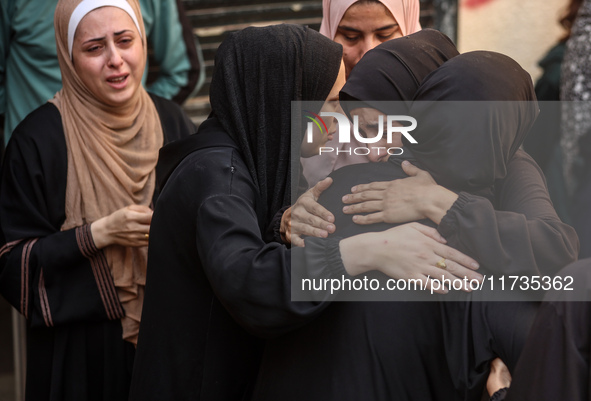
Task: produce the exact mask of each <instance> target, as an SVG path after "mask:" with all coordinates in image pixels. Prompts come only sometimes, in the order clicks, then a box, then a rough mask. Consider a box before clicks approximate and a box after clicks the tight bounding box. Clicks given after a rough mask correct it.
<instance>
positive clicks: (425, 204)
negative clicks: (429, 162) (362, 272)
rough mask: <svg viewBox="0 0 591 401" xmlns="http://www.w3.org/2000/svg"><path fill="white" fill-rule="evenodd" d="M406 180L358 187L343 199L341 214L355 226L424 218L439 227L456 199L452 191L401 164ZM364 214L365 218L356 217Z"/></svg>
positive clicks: (416, 169)
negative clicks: (346, 215) (350, 216)
mask: <svg viewBox="0 0 591 401" xmlns="http://www.w3.org/2000/svg"><path fill="white" fill-rule="evenodd" d="M402 169H403V170H404V172H405V173H406V174H407V175H408V176H409V177H408V178H403V179H398V180H393V181H388V182H372V183H369V184H360V185H356V186H354V187H353V188H351V192H352V193H351V194H348V195H345V196H344V197H343V203H345V204H347V206H345V207H344V208H343V212H344V213H345V214H353V215H355V216H353V221H354V222H355V223H357V224H374V223H382V222H385V223H391V224H394V223H408V222H411V221H417V220H421V219H425V218H429V219H431V220H433V221H434V222H435V223H437V224H439V222H440V221H441V219H442V218H443V216H444V215H445V213H446V212H447V210H449V208H450V207H451V206H452V205H453V203H454V202H455V201H456V199H457V195H456V194H454V193H453V192H451V191H449V190H447V189H445V188H443V187H441V186H439V185H437V183H436V182H435V180H434V179H433V177H432V176H431V174H429V173H428V172H427V171H425V170H421V169H420V168H418V167H416V166H414V165H412V164H411V163H410V162H408V161H404V162H402ZM359 213H366V215H359Z"/></svg>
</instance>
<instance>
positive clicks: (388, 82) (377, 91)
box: [340, 29, 459, 114]
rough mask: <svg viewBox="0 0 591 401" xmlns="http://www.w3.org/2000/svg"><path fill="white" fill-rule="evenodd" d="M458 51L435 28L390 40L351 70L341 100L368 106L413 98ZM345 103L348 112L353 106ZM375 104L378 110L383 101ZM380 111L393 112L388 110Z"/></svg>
mask: <svg viewBox="0 0 591 401" xmlns="http://www.w3.org/2000/svg"><path fill="white" fill-rule="evenodd" d="M458 54H459V53H458V50H457V49H456V46H455V45H454V44H453V42H452V41H451V39H449V38H448V37H447V36H445V35H444V34H443V33H441V32H439V31H436V30H434V29H423V30H422V31H419V32H416V33H413V34H411V35H408V36H403V37H401V38H397V39H393V40H389V41H387V42H384V43H382V44H381V45H379V46H377V47H375V48H374V49H372V50H370V51H368V52H367V53H366V54H365V55H364V56H363V57H362V58H361V60H360V61H359V63H357V65H356V66H355V67H354V68H353V70H351V74H350V75H349V79H348V80H347V83H346V84H345V86H344V87H343V89H342V90H341V93H340V99H341V101H344V100H347V101H351V100H359V101H363V102H364V103H366V104H368V105H371V104H372V103H373V102H383V101H407V100H412V98H413V96H414V94H415V92H416V90H417V89H418V88H419V85H421V82H422V81H423V79H424V78H425V77H426V76H427V75H428V74H429V73H431V72H432V71H433V70H435V69H436V68H437V67H439V66H440V65H442V64H443V63H445V62H446V61H447V60H449V59H451V58H452V57H455V56H457V55H458ZM348 106H349V105H348V104H347V103H344V104H343V109H344V110H345V112H346V113H347V114H349V112H350V110H351V109H352V108H353V107H348ZM374 106H375V108H377V109H380V107H383V104H382V105H380V104H374ZM357 107H359V106H357ZM382 111H383V112H385V113H386V114H393V113H392V112H391V110H382Z"/></svg>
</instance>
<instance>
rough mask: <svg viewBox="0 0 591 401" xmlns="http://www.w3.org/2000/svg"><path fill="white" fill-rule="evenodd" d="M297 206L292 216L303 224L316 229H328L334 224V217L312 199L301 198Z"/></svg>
mask: <svg viewBox="0 0 591 401" xmlns="http://www.w3.org/2000/svg"><path fill="white" fill-rule="evenodd" d="M298 203H299V204H296V205H295V206H296V207H294V210H293V211H292V215H295V217H296V218H297V219H298V220H299V221H300V222H302V223H307V224H312V225H314V227H317V228H323V229H326V228H327V227H326V226H327V225H328V224H332V223H333V222H334V215H333V214H332V213H331V212H329V211H328V210H327V209H326V208H325V207H324V206H322V205H321V204H320V203H318V202H317V201H316V199H313V198H312V197H305V198H301V200H299V201H298Z"/></svg>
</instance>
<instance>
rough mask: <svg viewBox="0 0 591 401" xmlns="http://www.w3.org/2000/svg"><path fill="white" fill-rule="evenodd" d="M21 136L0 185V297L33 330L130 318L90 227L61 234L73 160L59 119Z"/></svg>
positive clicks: (29, 126)
mask: <svg viewBox="0 0 591 401" xmlns="http://www.w3.org/2000/svg"><path fill="white" fill-rule="evenodd" d="M39 110H41V112H34V114H33V115H32V117H30V118H28V119H26V120H25V121H24V122H23V123H22V124H21V125H20V126H19V127H17V129H16V130H15V132H14V135H13V137H12V138H11V141H10V144H9V146H8V149H7V152H6V158H5V162H4V165H3V168H2V175H1V181H0V222H1V233H0V241H1V242H0V244H1V245H0V246H1V249H0V292H1V293H2V295H3V296H4V297H5V298H6V299H7V300H8V301H9V302H10V303H11V304H12V305H13V306H14V307H15V308H17V309H18V310H19V311H20V312H21V313H22V314H24V315H25V316H26V317H27V318H28V319H29V322H30V324H31V325H32V326H39V325H43V326H54V325H59V324H62V323H67V322H73V321H84V320H92V321H96V320H103V319H107V318H110V319H116V318H119V317H121V316H122V314H123V310H122V308H121V306H120V304H119V301H118V298H117V294H116V292H115V288H114V285H113V282H112V279H111V276H110V271H109V269H108V266H107V265H106V260H105V259H104V255H103V253H102V252H101V251H99V250H98V249H97V248H96V247H95V245H94V242H93V241H92V237H91V234H90V228H89V226H88V225H85V226H82V227H76V228H73V229H71V230H66V231H61V230H60V228H61V224H62V223H63V221H64V219H65V211H64V204H65V186H66V171H67V159H66V150H65V140H64V139H63V130H62V128H61V119H60V115H59V112H57V109H55V108H54V106H52V105H46V106H43V107H42V108H41V109H39Z"/></svg>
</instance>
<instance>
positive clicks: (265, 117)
mask: <svg viewBox="0 0 591 401" xmlns="http://www.w3.org/2000/svg"><path fill="white" fill-rule="evenodd" d="M341 58H342V47H341V46H340V45H339V44H337V43H334V42H332V41H331V40H329V39H327V38H325V37H324V36H322V35H320V34H319V33H318V32H315V31H313V30H311V29H309V28H306V27H302V26H296V25H288V24H283V25H275V26H269V27H264V28H246V29H244V30H242V31H240V32H237V33H234V34H232V35H230V36H229V37H228V39H226V40H225V41H224V42H223V43H222V44H221V45H220V47H219V48H218V50H217V53H216V58H215V68H214V72H213V76H212V82H211V87H210V100H211V105H212V110H213V113H214V115H215V116H216V117H217V118H218V119H219V121H220V123H221V124H222V126H223V127H224V129H225V130H226V131H227V132H228V134H229V135H230V136H231V137H232V138H233V139H234V141H235V142H236V143H237V144H238V145H239V146H240V148H241V150H242V155H243V158H244V160H245V162H246V164H247V166H248V168H249V171H250V174H251V176H252V177H253V179H254V180H255V183H256V185H257V188H258V190H259V194H260V196H261V201H262V202H263V203H265V204H264V205H263V206H262V207H264V210H265V213H271V215H272V214H274V213H275V212H276V211H277V210H278V209H279V208H281V207H282V206H284V205H286V204H288V203H289V200H290V182H291V180H290V171H291V170H290V159H291V158H290V152H291V146H292V144H293V146H294V147H297V148H298V149H299V146H300V145H301V137H299V138H294V140H293V142H292V138H291V128H292V127H291V102H292V101H298V100H325V99H326V97H327V96H328V94H329V93H330V90H331V89H332V86H333V85H334V82H335V80H336V78H337V75H338V72H339V67H340V63H341ZM301 132H302V135H303V131H301Z"/></svg>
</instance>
